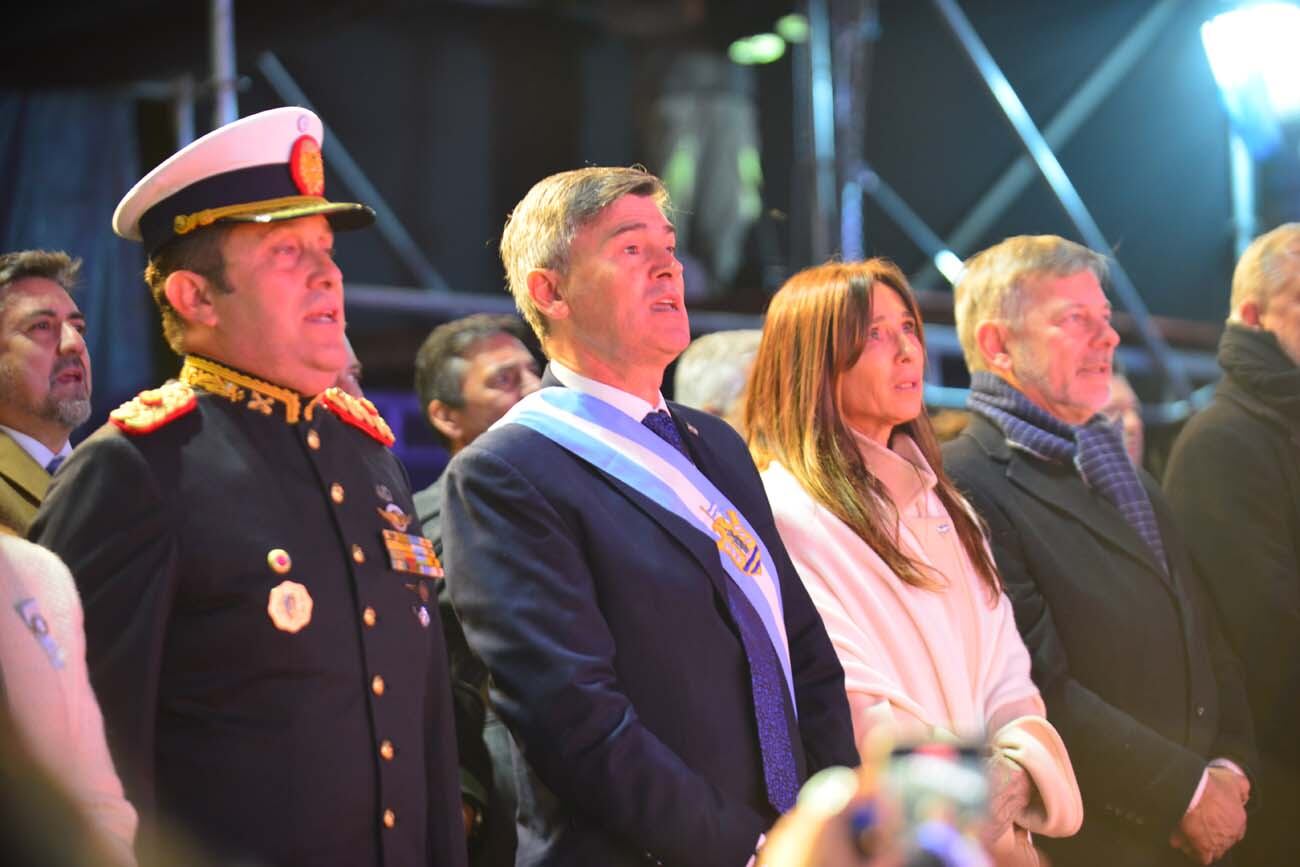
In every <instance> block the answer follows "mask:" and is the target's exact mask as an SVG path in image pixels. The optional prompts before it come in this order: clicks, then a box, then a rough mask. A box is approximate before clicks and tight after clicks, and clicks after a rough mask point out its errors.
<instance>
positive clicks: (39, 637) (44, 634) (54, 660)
mask: <svg viewBox="0 0 1300 867" xmlns="http://www.w3.org/2000/svg"><path fill="white" fill-rule="evenodd" d="M14 610H15V611H17V612H18V616H19V617H20V618H22V621H23V624H24V625H25V626H26V627H27V628H28V629H30V630H31V632H32V635H33V636H35V638H36V642H37V643H38V644H39V645H40V646H41V649H42V650H44V651H45V656H46V657H47V658H48V659H49V660H50V665H52V666H54V667H55V668H56V669H57V668H63V648H61V647H59V643H58V642H57V641H55V640H54V636H53V635H51V634H50V624H49V623H48V622H47V621H46V620H45V615H43V614H41V612H40V609H38V608H37V607H36V600H35V599H23V600H22V601H20V602H18V603H17V604H16V605H14Z"/></svg>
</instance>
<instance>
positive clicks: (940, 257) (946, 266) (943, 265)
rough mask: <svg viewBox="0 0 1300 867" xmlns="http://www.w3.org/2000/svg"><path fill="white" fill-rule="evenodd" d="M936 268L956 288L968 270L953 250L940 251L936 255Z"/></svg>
mask: <svg viewBox="0 0 1300 867" xmlns="http://www.w3.org/2000/svg"><path fill="white" fill-rule="evenodd" d="M934 267H935V268H938V269H939V273H940V274H942V275H943V276H944V277H946V278H947V280H948V282H949V283H951V284H952V285H954V286H956V285H957V281H958V280H960V279H961V274H962V272H963V271H965V270H966V265H965V264H964V263H963V262H962V260H961V259H960V258H959V257H958V256H957V254H956V253H954V252H953V251H952V250H940V251H939V252H938V253H935V254H934Z"/></svg>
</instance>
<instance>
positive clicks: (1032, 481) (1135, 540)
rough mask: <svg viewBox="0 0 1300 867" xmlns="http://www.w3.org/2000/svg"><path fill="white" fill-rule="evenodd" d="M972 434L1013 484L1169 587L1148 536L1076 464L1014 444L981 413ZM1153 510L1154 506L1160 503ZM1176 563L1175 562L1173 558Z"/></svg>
mask: <svg viewBox="0 0 1300 867" xmlns="http://www.w3.org/2000/svg"><path fill="white" fill-rule="evenodd" d="M966 431H967V433H968V435H969V436H971V437H972V438H973V439H974V440H975V442H976V443H978V444H979V446H980V448H981V449H983V450H984V451H985V452H986V453H987V454H988V455H989V457H990V458H992V459H993V460H994V461H997V462H998V463H1000V464H1002V465H1004V466H1005V472H1006V476H1007V479H1008V481H1010V482H1011V484H1013V485H1015V486H1016V487H1017V488H1020V489H1021V490H1023V491H1025V492H1026V493H1027V494H1029V495H1030V496H1031V497H1034V498H1035V499H1037V500H1039V501H1041V502H1042V503H1045V504H1046V505H1047V506H1049V507H1051V508H1052V509H1054V510H1056V511H1058V512H1061V513H1063V514H1066V515H1070V516H1071V517H1073V518H1074V519H1075V520H1077V521H1078V522H1079V523H1080V524H1081V525H1082V526H1083V527H1085V528H1086V529H1087V530H1088V532H1090V533H1092V534H1093V535H1094V536H1097V537H1098V538H1099V539H1101V540H1102V541H1103V542H1104V543H1105V544H1107V545H1109V546H1110V547H1112V548H1116V549H1118V550H1119V551H1122V552H1123V553H1124V554H1126V555H1128V556H1129V557H1130V558H1132V559H1134V560H1137V561H1138V562H1139V563H1141V564H1142V565H1143V566H1146V567H1147V568H1148V569H1150V570H1151V571H1152V572H1155V573H1156V575H1158V576H1159V577H1160V580H1161V582H1162V583H1164V584H1165V585H1166V586H1167V587H1168V586H1169V581H1170V579H1169V577H1168V576H1167V575H1166V574H1165V571H1164V570H1163V569H1161V568H1160V565H1159V564H1158V563H1157V562H1156V560H1155V556H1154V555H1153V554H1152V553H1151V550H1150V548H1149V547H1148V546H1147V544H1146V543H1145V542H1143V541H1142V537H1141V536H1139V535H1138V534H1137V531H1136V530H1134V529H1133V528H1132V527H1131V526H1129V523H1128V521H1126V520H1124V516H1123V515H1121V514H1120V512H1119V510H1118V509H1116V508H1115V507H1114V506H1113V505H1111V504H1110V503H1109V502H1107V501H1106V500H1105V499H1104V498H1103V497H1101V496H1100V495H1099V494H1095V493H1093V492H1092V491H1091V490H1090V489H1089V488H1088V486H1087V485H1086V484H1084V481H1083V479H1082V477H1080V476H1079V473H1078V471H1077V470H1075V468H1074V467H1073V466H1070V465H1066V464H1062V463H1059V462H1056V461H1048V460H1044V459H1042V458H1040V457H1037V456H1035V455H1031V454H1029V453H1027V452H1025V451H1022V450H1021V449H1019V448H1015V447H1013V446H1011V445H1010V444H1008V442H1007V440H1006V438H1005V437H1004V436H1003V435H1002V432H1001V431H999V430H998V429H997V428H996V427H994V425H993V424H992V423H991V422H989V421H988V420H987V419H985V418H982V417H981V416H978V415H977V416H973V417H972V418H971V420H970V424H969V425H968V426H967V428H966ZM1140 472H1141V471H1139V474H1140ZM1148 493H1150V489H1149V486H1148ZM1152 506H1153V508H1154V506H1155V504H1154V503H1153V504H1152ZM1157 521H1158V523H1159V525H1160V529H1161V532H1162V533H1163V532H1164V529H1165V527H1164V522H1163V521H1159V518H1157ZM1170 562H1171V564H1172V562H1173V558H1172V557H1171V560H1170Z"/></svg>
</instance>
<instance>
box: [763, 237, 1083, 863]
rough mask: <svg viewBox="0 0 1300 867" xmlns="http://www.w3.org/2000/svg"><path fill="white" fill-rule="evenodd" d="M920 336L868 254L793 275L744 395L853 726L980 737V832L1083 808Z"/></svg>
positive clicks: (891, 280)
mask: <svg viewBox="0 0 1300 867" xmlns="http://www.w3.org/2000/svg"><path fill="white" fill-rule="evenodd" d="M924 374H925V340H924V332H923V330H922V325H921V316H920V311H919V309H918V307H917V305H916V300H915V298H914V297H913V295H912V292H911V289H910V288H909V287H908V285H907V281H906V279H905V278H904V277H903V275H902V273H901V272H900V271H899V270H898V268H897V267H895V266H894V265H893V264H892V263H890V262H887V261H885V260H882V259H871V260H868V261H866V262H857V263H831V264H826V265H822V266H820V267H816V268H811V269H808V270H806V271H803V272H801V273H799V274H796V275H795V276H794V277H792V278H791V279H790V280H789V281H787V282H786V284H785V285H784V286H783V287H782V288H781V290H780V291H779V292H778V293H777V294H776V296H775V297H774V298H773V299H772V304H771V306H770V307H769V308H768V312H767V321H766V324H765V326H764V329H763V340H762V343H761V344H760V346H759V350H758V357H757V359H756V361H755V365H754V372H753V374H752V378H751V382H750V387H749V391H748V392H747V396H746V402H745V406H744V412H743V425H744V430H745V431H746V432H747V436H748V439H749V445H750V449H751V450H752V452H753V454H754V458H755V462H756V463H757V464H758V466H759V468H760V470H761V472H762V477H763V484H764V486H765V487H766V489H767V494H768V499H769V500H771V502H772V508H773V512H774V514H775V515H776V524H777V529H778V530H779V531H780V533H781V537H782V538H783V539H784V540H785V543H786V547H787V549H788V550H789V552H790V557H791V559H792V560H793V561H794V563H795V567H796V569H797V570H798V572H799V575H800V577H801V578H802V579H803V581H804V584H805V585H806V586H807V587H808V592H809V594H810V595H811V596H812V599H813V602H814V604H815V605H816V606H817V610H818V612H819V613H820V614H821V616H822V618H823V620H824V621H825V623H826V629H827V631H828V632H829V633H830V636H831V641H832V642H833V644H834V645H835V650H836V652H837V654H838V655H839V658H840V662H841V664H843V666H844V672H845V686H846V689H847V692H848V698H849V707H850V710H851V711H852V715H853V728H854V734H855V736H856V737H857V739H858V742H859V743H861V742H862V741H863V739H864V738H865V737H867V736H868V734H869V733H870V732H871V731H872V730H873V729H875V728H877V727H885V728H886V729H888V730H890V731H892V732H895V733H896V734H897V736H900V737H904V738H908V739H922V740H924V739H931V738H934V737H936V736H940V737H947V738H961V739H969V740H975V741H977V742H980V743H985V742H987V743H988V744H989V746H990V747H991V749H992V752H993V759H992V760H991V761H990V763H989V767H988V775H989V779H990V786H991V788H992V796H991V799H990V800H991V810H990V817H989V821H988V823H987V827H986V828H985V829H984V842H985V843H986V845H987V846H988V847H989V848H990V849H991V850H997V851H1001V852H1004V853H1007V854H1008V855H1009V854H1010V853H1011V852H1012V851H1015V850H1019V861H1018V863H1031V864H1032V863H1036V857H1035V855H1034V851H1033V847H1032V844H1031V843H1030V842H1029V839H1028V834H1027V832H1030V831H1032V832H1034V833H1037V834H1045V835H1049V836H1068V835H1070V834H1072V833H1074V832H1075V831H1076V830H1078V828H1079V825H1080V823H1081V822H1082V819H1083V809H1082V805H1081V803H1080V799H1079V790H1078V786H1077V784H1076V783H1075V779H1074V772H1073V769H1072V768H1071V766H1070V759H1069V757H1068V755H1067V754H1066V750H1065V746H1064V744H1063V743H1062V742H1061V739H1060V737H1059V736H1058V735H1057V733H1056V730H1055V729H1054V728H1053V727H1052V725H1051V724H1050V723H1049V722H1048V721H1047V719H1046V718H1045V709H1044V706H1043V701H1042V699H1041V698H1040V697H1039V694H1038V689H1037V687H1035V686H1034V683H1033V681H1032V680H1031V679H1030V673H1029V654H1028V653H1027V652H1026V651H1025V646H1024V644H1023V642H1022V641H1021V639H1020V635H1019V633H1018V632H1017V631H1016V626H1015V621H1014V618H1013V615H1012V610H1011V604H1010V602H1009V601H1008V600H1007V598H1006V597H1005V596H1003V595H1002V592H1001V586H1000V582H999V579H998V575H997V571H996V570H995V568H994V565H993V561H992V557H991V555H990V553H989V550H988V548H987V547H986V545H985V542H984V537H983V535H982V532H981V526H980V523H979V520H978V518H976V517H975V515H974V513H973V512H972V511H971V509H970V507H969V506H968V505H967V503H966V501H965V500H964V499H963V498H962V496H961V495H960V494H959V493H958V492H957V490H956V488H955V487H954V486H953V485H952V483H951V482H950V481H949V480H948V478H947V477H946V476H945V474H944V471H943V464H942V461H941V460H940V454H939V446H938V443H937V441H936V439H935V436H934V433H933V431H932V429H931V426H930V421H929V417H928V416H927V415H926V414H925V411H924V405H923V400H922V398H923V393H924Z"/></svg>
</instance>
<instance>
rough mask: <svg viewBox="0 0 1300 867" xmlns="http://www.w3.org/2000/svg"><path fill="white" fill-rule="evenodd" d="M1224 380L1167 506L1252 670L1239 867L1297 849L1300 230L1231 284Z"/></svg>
mask: <svg viewBox="0 0 1300 867" xmlns="http://www.w3.org/2000/svg"><path fill="white" fill-rule="evenodd" d="M1219 366H1220V367H1222V368H1223V379H1222V380H1221V381H1220V382H1219V384H1218V386H1217V388H1216V389H1215V392H1214V399H1213V401H1211V403H1210V405H1209V406H1208V407H1206V408H1205V409H1204V410H1202V411H1201V412H1199V413H1197V414H1196V415H1195V416H1193V417H1192V419H1191V420H1190V421H1189V422H1188V423H1187V425H1186V426H1185V427H1184V428H1183V430H1182V432H1181V434H1180V435H1179V437H1178V440H1177V442H1176V443H1175V444H1174V449H1173V452H1172V454H1171V455H1170V459H1169V466H1168V468H1167V469H1166V473H1165V491H1166V493H1167V494H1168V496H1169V504H1170V506H1171V507H1172V508H1173V510H1174V514H1175V515H1176V516H1177V518H1178V520H1179V521H1180V523H1181V524H1182V527H1183V530H1184V531H1185V533H1186V535H1187V543H1188V547H1190V548H1191V551H1192V557H1193V559H1194V560H1195V561H1196V564H1197V565H1198V566H1199V567H1200V570H1201V574H1202V575H1203V576H1204V577H1205V581H1206V583H1207V584H1208V585H1209V588H1210V595H1211V596H1212V597H1213V598H1214V602H1215V607H1216V609H1217V611H1218V614H1219V619H1220V622H1221V623H1222V624H1223V628H1224V630H1225V631H1226V632H1227V635H1228V638H1229V640H1230V641H1231V643H1232V646H1233V649H1234V650H1236V652H1237V656H1238V657H1239V658H1240V659H1241V662H1242V664H1243V666H1244V668H1245V671H1246V691H1247V694H1248V695H1249V697H1250V707H1251V710H1252V711H1253V712H1254V715H1255V731H1256V735H1257V737H1258V739H1259V750H1260V759H1261V774H1260V794H1261V796H1260V803H1261V808H1260V810H1259V812H1258V813H1256V814H1254V815H1252V816H1251V819H1250V826H1251V827H1250V834H1249V835H1247V837H1246V839H1245V840H1244V841H1242V844H1241V846H1240V847H1239V848H1240V849H1241V856H1240V858H1239V859H1238V860H1239V863H1245V864H1251V865H1263V864H1280V863H1283V862H1285V861H1288V860H1291V859H1293V858H1294V856H1295V853H1296V851H1297V850H1298V849H1300V844H1297V842H1296V838H1295V833H1296V823H1297V821H1298V820H1300V698H1298V697H1297V690H1296V686H1297V684H1300V223H1287V224H1286V225H1283V226H1279V227H1278V228H1276V229H1274V230H1273V231H1271V232H1268V233H1267V234H1265V235H1262V236H1260V237H1259V238H1257V239H1256V240H1255V241H1254V242H1253V243H1252V244H1251V245H1250V246H1249V247H1248V248H1247V249H1246V252H1245V253H1244V254H1243V255H1242V257H1241V261H1240V262H1238V263H1237V268H1236V271H1235V273H1234V274H1233V278H1232V297H1231V315H1230V317H1229V319H1228V324H1227V327H1226V328H1225V329H1224V332H1223V337H1222V339H1221V340H1220V342H1219Z"/></svg>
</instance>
